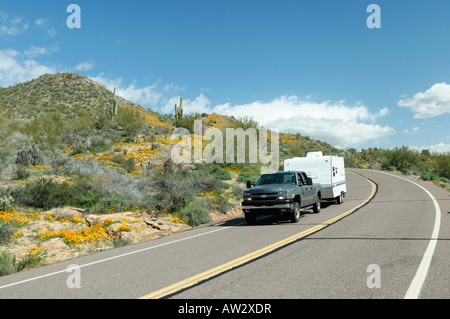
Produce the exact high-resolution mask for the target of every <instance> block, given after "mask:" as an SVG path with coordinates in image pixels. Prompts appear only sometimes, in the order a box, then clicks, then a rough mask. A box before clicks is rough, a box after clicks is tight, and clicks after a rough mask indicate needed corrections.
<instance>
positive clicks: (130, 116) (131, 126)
mask: <svg viewBox="0 0 450 319" xmlns="http://www.w3.org/2000/svg"><path fill="white" fill-rule="evenodd" d="M115 120H116V121H117V124H119V125H120V126H121V127H123V128H124V129H125V130H126V131H127V133H128V134H134V133H137V132H138V131H139V130H140V129H141V128H143V127H144V125H145V122H144V119H143V117H142V116H141V114H140V113H139V111H138V110H136V109H133V108H131V107H125V106H122V107H120V108H119V110H118V111H117V115H116V117H115Z"/></svg>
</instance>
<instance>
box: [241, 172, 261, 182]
mask: <svg viewBox="0 0 450 319" xmlns="http://www.w3.org/2000/svg"><path fill="white" fill-rule="evenodd" d="M259 176H260V174H258V173H253V172H242V173H240V174H239V176H238V178H237V181H238V182H247V181H250V182H251V183H252V184H256V182H257V181H258V178H259Z"/></svg>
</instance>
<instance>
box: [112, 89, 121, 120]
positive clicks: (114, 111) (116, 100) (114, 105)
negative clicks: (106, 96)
mask: <svg viewBox="0 0 450 319" xmlns="http://www.w3.org/2000/svg"><path fill="white" fill-rule="evenodd" d="M119 107H120V100H119V98H118V97H117V96H116V88H114V100H113V101H112V105H111V109H110V113H111V117H114V116H116V115H117V111H118V110H119Z"/></svg>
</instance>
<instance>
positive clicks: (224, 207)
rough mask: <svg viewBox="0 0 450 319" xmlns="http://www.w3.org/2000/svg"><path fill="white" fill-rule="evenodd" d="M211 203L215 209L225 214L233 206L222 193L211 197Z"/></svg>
mask: <svg viewBox="0 0 450 319" xmlns="http://www.w3.org/2000/svg"><path fill="white" fill-rule="evenodd" d="M210 205H211V208H212V209H215V210H217V211H218V212H219V213H222V214H225V213H226V212H227V211H228V210H229V209H230V208H231V204H230V203H229V202H228V200H227V198H226V197H225V196H224V195H222V194H220V193H217V194H215V195H214V196H212V197H211V198H210Z"/></svg>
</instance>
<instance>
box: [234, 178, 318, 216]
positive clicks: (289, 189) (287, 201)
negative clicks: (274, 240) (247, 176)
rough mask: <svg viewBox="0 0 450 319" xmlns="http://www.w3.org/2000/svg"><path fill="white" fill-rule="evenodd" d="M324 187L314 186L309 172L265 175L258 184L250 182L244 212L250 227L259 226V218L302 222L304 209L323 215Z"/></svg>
mask: <svg viewBox="0 0 450 319" xmlns="http://www.w3.org/2000/svg"><path fill="white" fill-rule="evenodd" d="M321 191H322V187H321V186H320V184H313V182H312V179H311V178H309V177H308V176H307V175H306V174H305V172H300V171H291V172H276V173H268V174H262V175H261V176H260V178H259V179H258V181H257V182H256V184H255V185H251V184H250V182H247V189H246V190H245V191H244V199H243V202H242V209H243V211H244V213H245V220H246V221H247V223H248V224H255V223H256V217H257V216H258V215H275V216H277V217H279V218H282V217H288V218H289V219H290V220H291V221H292V222H293V223H296V222H298V221H299V219H300V216H301V212H300V209H302V208H312V209H313V211H314V213H319V212H320V199H321Z"/></svg>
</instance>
